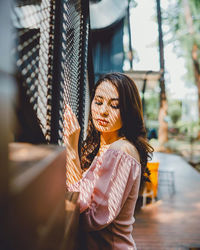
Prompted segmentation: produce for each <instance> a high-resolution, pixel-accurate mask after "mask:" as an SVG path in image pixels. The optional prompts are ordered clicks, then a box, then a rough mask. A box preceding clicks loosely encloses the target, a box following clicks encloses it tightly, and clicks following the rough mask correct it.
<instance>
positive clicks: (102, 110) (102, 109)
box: [100, 104, 108, 116]
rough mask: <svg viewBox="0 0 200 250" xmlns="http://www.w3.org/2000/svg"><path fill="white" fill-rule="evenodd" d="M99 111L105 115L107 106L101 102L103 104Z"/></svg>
mask: <svg viewBox="0 0 200 250" xmlns="http://www.w3.org/2000/svg"><path fill="white" fill-rule="evenodd" d="M100 113H101V115H103V116H107V115H108V107H107V105H106V104H103V105H102V106H101V110H100Z"/></svg>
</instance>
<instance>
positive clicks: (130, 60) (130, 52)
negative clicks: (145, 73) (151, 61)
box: [127, 0, 133, 70]
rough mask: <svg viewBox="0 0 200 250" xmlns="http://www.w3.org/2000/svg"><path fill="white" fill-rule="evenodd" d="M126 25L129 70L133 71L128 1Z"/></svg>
mask: <svg viewBox="0 0 200 250" xmlns="http://www.w3.org/2000/svg"><path fill="white" fill-rule="evenodd" d="M127 24H128V36H129V62H130V68H131V70H132V69H133V50H132V44H131V24H130V0H129V1H128V8H127Z"/></svg>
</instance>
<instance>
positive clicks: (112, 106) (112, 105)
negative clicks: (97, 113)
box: [110, 104, 119, 109]
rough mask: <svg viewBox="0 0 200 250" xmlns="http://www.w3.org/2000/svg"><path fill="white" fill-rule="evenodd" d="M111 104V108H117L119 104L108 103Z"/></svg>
mask: <svg viewBox="0 0 200 250" xmlns="http://www.w3.org/2000/svg"><path fill="white" fill-rule="evenodd" d="M110 106H111V108H113V109H119V104H115V105H114V104H111V105H110Z"/></svg>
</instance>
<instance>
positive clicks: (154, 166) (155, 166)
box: [147, 162, 159, 197]
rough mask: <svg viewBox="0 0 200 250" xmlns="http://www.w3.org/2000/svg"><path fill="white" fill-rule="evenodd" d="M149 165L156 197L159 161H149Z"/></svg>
mask: <svg viewBox="0 0 200 250" xmlns="http://www.w3.org/2000/svg"><path fill="white" fill-rule="evenodd" d="M147 167H148V169H149V170H150V172H151V175H150V177H149V178H150V180H151V184H152V189H153V193H154V197H157V191H158V168H159V162H148V163H147Z"/></svg>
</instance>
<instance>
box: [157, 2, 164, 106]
mask: <svg viewBox="0 0 200 250" xmlns="http://www.w3.org/2000/svg"><path fill="white" fill-rule="evenodd" d="M156 2H157V19H158V35H159V58H160V71H161V78H160V90H161V95H160V105H161V106H162V101H165V100H166V92H165V79H164V70H165V63H164V45H163V32H162V16H161V7H160V0H156Z"/></svg>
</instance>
